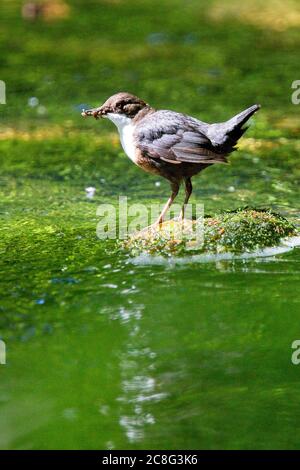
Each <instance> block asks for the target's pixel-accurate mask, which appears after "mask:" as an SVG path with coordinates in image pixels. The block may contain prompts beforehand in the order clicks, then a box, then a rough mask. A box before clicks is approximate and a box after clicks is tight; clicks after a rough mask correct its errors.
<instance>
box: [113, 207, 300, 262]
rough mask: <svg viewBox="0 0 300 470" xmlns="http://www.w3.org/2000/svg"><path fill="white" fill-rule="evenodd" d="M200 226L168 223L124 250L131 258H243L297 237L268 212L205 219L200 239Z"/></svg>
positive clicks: (132, 239)
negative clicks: (145, 255)
mask: <svg viewBox="0 0 300 470" xmlns="http://www.w3.org/2000/svg"><path fill="white" fill-rule="evenodd" d="M200 223H201V222H200V221H192V220H190V221H189V220H185V221H183V222H181V221H176V220H171V221H167V222H165V223H163V224H162V225H161V226H157V227H155V228H153V227H151V228H149V229H147V228H146V229H144V230H143V231H141V232H137V233H136V234H134V235H132V236H131V237H129V238H128V239H127V240H126V241H125V242H123V243H121V246H123V248H124V249H126V250H129V252H130V253H131V254H132V255H137V254H140V253H149V254H152V255H164V256H171V255H172V256H184V255H191V254H199V253H201V254H202V253H206V254H217V253H234V254H240V253H244V252H254V251H258V250H263V249H264V248H267V247H275V246H278V245H279V244H280V242H281V240H282V238H284V237H292V236H295V235H296V234H297V230H296V227H295V226H294V225H293V224H292V223H291V222H290V221H288V220H287V219H286V218H285V217H283V216H281V215H280V214H277V213H275V212H273V211H271V210H267V209H266V210H263V209H250V208H246V209H238V210H235V211H228V212H225V213H221V214H219V215H216V216H213V217H206V218H205V219H204V223H203V227H201V229H200V230H201V231H202V230H203V235H202V237H201V238H200V236H199V235H200V234H197V226H198V225H199V224H200ZM197 235H198V236H199V239H197Z"/></svg>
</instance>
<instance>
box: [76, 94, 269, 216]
mask: <svg viewBox="0 0 300 470" xmlns="http://www.w3.org/2000/svg"><path fill="white" fill-rule="evenodd" d="M259 108H260V105H258V104H255V105H253V106H250V108H247V109H246V110H245V111H242V112H241V113H239V114H237V115H236V116H234V117H233V118H231V119H229V120H228V121H226V122H221V123H217V124H208V123H206V122H202V121H199V120H198V119H195V118H193V117H190V116H188V115H186V114H182V113H177V112H175V111H168V110H156V109H154V108H152V107H151V106H149V105H148V104H147V103H146V102H145V101H143V100H141V99H140V98H138V97H137V96H134V95H131V94H130V93H125V92H121V93H117V94H115V95H113V96H111V97H110V98H108V100H107V101H105V103H104V104H103V105H102V106H100V107H98V108H93V109H88V110H83V111H82V116H94V117H95V118H96V119H98V118H100V117H103V118H104V117H106V118H108V119H110V120H111V121H112V122H113V123H114V124H115V125H116V126H117V128H118V131H119V134H120V139H121V143H122V147H123V149H124V152H125V153H126V154H127V155H128V157H129V158H130V159H131V160H132V161H133V162H134V163H135V164H136V165H138V166H139V167H140V168H142V169H143V170H145V171H147V172H149V173H154V174H157V175H160V176H163V177H164V178H166V179H167V180H169V181H170V183H171V189H172V194H171V196H170V198H169V199H168V201H167V203H166V205H165V206H164V208H163V210H162V212H161V214H160V216H159V218H158V220H157V223H159V224H160V223H162V221H163V218H164V216H165V214H166V212H167V211H168V209H169V208H170V206H171V204H172V203H173V201H174V199H175V197H176V196H177V194H178V191H179V187H180V184H181V182H183V181H184V183H185V200H184V204H183V208H182V211H181V217H182V218H183V217H184V208H185V206H186V204H187V203H188V200H189V198H190V195H191V193H192V183H191V177H192V176H194V175H196V174H197V173H199V172H200V171H202V170H204V169H205V168H207V167H208V166H210V165H213V164H214V163H226V162H227V156H228V155H229V154H230V153H232V152H233V151H234V150H236V144H237V141H238V140H239V138H240V137H241V136H242V135H243V134H244V132H245V131H246V130H247V127H243V126H244V124H245V123H246V122H247V121H248V119H249V118H250V117H251V116H252V115H253V114H254V113H255V112H256V111H257V110H258V109H259Z"/></svg>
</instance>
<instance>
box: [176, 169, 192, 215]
mask: <svg viewBox="0 0 300 470" xmlns="http://www.w3.org/2000/svg"><path fill="white" fill-rule="evenodd" d="M184 182H185V198H184V203H183V206H182V208H181V212H180V215H179V220H184V212H185V207H186V205H187V203H188V202H189V199H190V196H191V194H192V191H193V186H192V182H191V178H185V180H184Z"/></svg>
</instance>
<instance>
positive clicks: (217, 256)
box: [130, 236, 300, 266]
mask: <svg viewBox="0 0 300 470" xmlns="http://www.w3.org/2000/svg"><path fill="white" fill-rule="evenodd" d="M297 247H300V236H297V237H287V238H283V239H282V240H281V243H280V245H279V246H274V247H269V248H263V249H261V250H256V251H251V252H244V253H240V254H234V253H202V254H200V255H191V256H185V257H180V258H179V257H178V258H177V257H175V256H170V257H168V258H166V257H164V256H160V255H157V256H156V255H154V256H153V255H149V254H147V253H144V254H141V255H138V256H135V257H134V258H132V259H131V260H130V262H131V263H133V264H135V265H136V266H145V265H166V264H167V265H170V266H172V265H176V264H188V263H211V262H216V261H232V260H239V259H240V260H243V259H251V258H265V257H270V256H276V255H281V254H283V253H287V252H289V251H291V250H293V249H294V248H297Z"/></svg>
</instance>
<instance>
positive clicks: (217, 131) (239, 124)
mask: <svg viewBox="0 0 300 470" xmlns="http://www.w3.org/2000/svg"><path fill="white" fill-rule="evenodd" d="M259 109H260V105H259V104H254V105H253V106H250V108H247V109H245V110H244V111H242V112H241V113H239V114H237V115H236V116H234V117H233V118H231V119H229V120H228V121H226V122H221V123H218V124H211V125H210V127H209V130H208V137H209V138H210V140H211V141H212V143H213V144H214V145H216V146H217V147H219V149H220V151H222V152H224V153H225V154H228V153H231V152H232V151H233V150H235V146H236V144H237V142H238V140H239V139H240V137H241V136H242V135H243V134H244V132H246V130H247V129H248V127H243V126H244V124H245V123H246V122H247V121H248V119H250V117H251V116H252V115H253V114H254V113H256V111H258V110H259Z"/></svg>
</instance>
